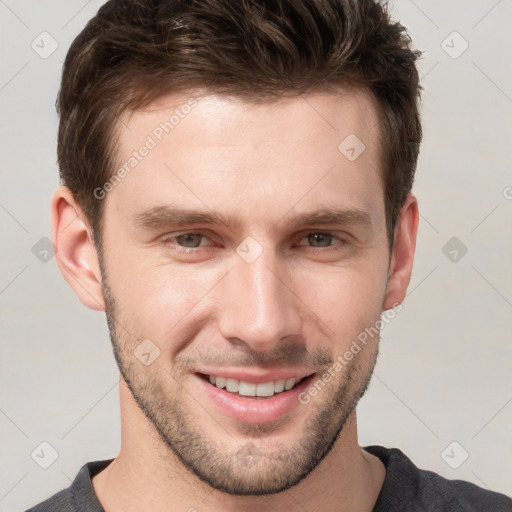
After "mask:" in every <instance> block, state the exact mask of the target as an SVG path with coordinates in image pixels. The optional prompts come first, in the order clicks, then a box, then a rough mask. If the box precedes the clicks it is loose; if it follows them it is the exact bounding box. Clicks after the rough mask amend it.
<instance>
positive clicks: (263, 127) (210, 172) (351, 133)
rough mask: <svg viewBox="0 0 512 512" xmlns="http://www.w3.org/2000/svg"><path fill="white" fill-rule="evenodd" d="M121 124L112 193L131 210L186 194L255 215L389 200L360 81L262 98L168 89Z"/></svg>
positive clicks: (372, 112)
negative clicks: (385, 196)
mask: <svg viewBox="0 0 512 512" xmlns="http://www.w3.org/2000/svg"><path fill="white" fill-rule="evenodd" d="M119 130H120V136H119V143H118V147H117V157H118V162H117V169H116V170H115V172H117V170H118V169H121V168H122V167H124V169H125V171H126V172H124V173H122V174H123V175H124V178H123V179H120V180H116V186H115V187H114V190H112V192H110V193H109V198H108V199H109V202H115V203H116V206H117V208H120V209H121V210H122V211H124V213H125V214H126V215H128V213H129V212H130V213H133V211H134V210H135V209H138V210H143V209H148V208H151V207H154V206H155V205H158V204H165V203H166V202H172V203H173V204H174V205H176V204H177V202H180V201H182V205H183V204H184V203H186V204H187V205H191V204H193V205H194V206H202V207H205V206H208V207H209V208H210V209H212V208H213V207H214V206H217V207H218V208H217V209H218V210H219V211H220V210H223V211H224V212H226V211H227V209H228V207H232V210H233V212H234V211H243V210H245V211H249V209H250V208H252V209H251V210H250V211H251V212H252V215H253V216H254V214H255V213H258V214H261V215H263V214H265V213H266V212H265V211H264V210H262V208H261V207H262V205H266V206H267V207H268V213H269V214H270V213H271V211H272V210H274V211H275V213H276V214H277V213H278V212H277V210H278V209H280V212H279V214H280V215H282V213H283V210H287V209H290V208H292V207H293V208H295V207H296V206H297V207H298V203H299V202H300V203H301V206H304V207H305V208H306V207H308V206H310V207H317V206H338V205H339V204H340V203H343V205H344V206H347V207H353V208H357V209H360V210H368V209H370V210H372V209H373V210H378V209H379V208H380V207H381V206H383V201H382V195H383V191H382V159H381V151H380V144H379V136H378V135H379V124H378V114H377V106H376V103H375V100H374V99H373V97H372V96H371V95H370V94H369V93H367V92H366V91H364V90H361V89H347V90H342V91H340V92H339V93H338V94H333V93H321V92H317V93H312V94H309V95H302V96H297V97H294V98H283V99H279V100H275V101H272V102H259V103H255V102H249V101H244V100H241V99H236V98H232V97H227V96H221V95H214V94H211V95H203V96H194V95H193V94H190V95H187V94H180V95H170V96H167V97H164V98H160V99H159V100H158V101H155V102H154V103H152V104H151V105H150V106H149V107H147V108H145V109H144V110H141V111H136V112H125V113H124V114H123V115H122V117H121V119H120V123H119ZM319 203H323V205H320V204H319ZM370 213H371V212H370Z"/></svg>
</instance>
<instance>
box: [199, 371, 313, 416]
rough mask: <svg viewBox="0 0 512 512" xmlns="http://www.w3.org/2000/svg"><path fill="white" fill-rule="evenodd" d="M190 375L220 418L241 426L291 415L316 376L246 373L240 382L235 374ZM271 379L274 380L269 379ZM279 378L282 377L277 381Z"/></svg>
mask: <svg viewBox="0 0 512 512" xmlns="http://www.w3.org/2000/svg"><path fill="white" fill-rule="evenodd" d="M226 373H227V372H223V375H214V374H210V373H202V372H201V373H199V372H196V373H194V374H193V376H194V377H195V378H194V382H195V383H196V384H197V385H198V386H199V389H198V392H199V394H200V395H203V396H205V397H206V399H207V401H209V402H210V403H211V404H212V406H213V408H214V409H215V410H216V411H217V412H218V413H220V414H221V415H222V416H227V417H229V418H231V419H234V420H236V421H238V422H243V423H260V424H261V423H269V422H273V421H277V420H280V419H283V418H284V417H285V416H287V415H291V414H292V413H293V412H294V411H297V410H298V408H299V407H300V411H305V410H307V409H306V408H305V407H304V405H302V404H301V402H300V400H299V396H300V394H301V393H302V392H304V391H305V390H306V389H307V388H308V386H309V385H310V384H311V383H312V382H313V380H314V378H315V375H317V374H316V373H307V374H304V373H302V374H300V373H299V374H296V375H295V376H291V375H290V372H288V375H286V376H285V375H267V376H265V377H263V376H261V375H260V376H258V377H255V376H253V375H248V374H245V375H243V377H244V378H243V379H236V378H234V375H233V374H231V375H226ZM272 377H274V378H272ZM278 377H281V378H278ZM285 377H286V378H285Z"/></svg>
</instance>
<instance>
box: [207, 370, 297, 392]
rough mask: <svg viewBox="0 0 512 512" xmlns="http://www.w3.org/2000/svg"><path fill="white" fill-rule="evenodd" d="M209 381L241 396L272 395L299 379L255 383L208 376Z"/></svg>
mask: <svg viewBox="0 0 512 512" xmlns="http://www.w3.org/2000/svg"><path fill="white" fill-rule="evenodd" d="M208 378H209V380H210V383H211V384H213V385H214V386H216V387H218V388H219V389H223V388H226V390H227V391H229V392H230V393H238V394H239V395H242V396H261V397H265V396H274V394H276V393H282V392H283V391H285V390H286V391H289V390H290V389H292V388H293V387H294V386H295V384H297V382H298V381H299V380H300V379H296V378H291V379H281V380H275V381H274V380H271V381H269V382H262V383H260V384H255V383H253V382H244V381H241V380H236V379H226V378H224V377H214V376H211V375H210V376H209V377H208Z"/></svg>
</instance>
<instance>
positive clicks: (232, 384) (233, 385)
mask: <svg viewBox="0 0 512 512" xmlns="http://www.w3.org/2000/svg"><path fill="white" fill-rule="evenodd" d="M238 384H239V382H238V381H237V380H236V379H226V389H227V390H228V391H229V392H231V393H238Z"/></svg>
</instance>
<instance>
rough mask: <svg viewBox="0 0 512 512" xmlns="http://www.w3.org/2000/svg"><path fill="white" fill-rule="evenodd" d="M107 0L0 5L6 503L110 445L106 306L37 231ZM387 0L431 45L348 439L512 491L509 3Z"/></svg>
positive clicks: (12, 0)
mask: <svg viewBox="0 0 512 512" xmlns="http://www.w3.org/2000/svg"><path fill="white" fill-rule="evenodd" d="M102 3H103V1H100V0H96V1H95V0H89V1H85V0H73V1H70V0H68V1H66V2H61V1H56V0H52V1H44V0H37V1H36V0H25V1H23V2H22V1H20V0H0V24H1V25H0V37H1V44H0V48H1V50H0V52H1V56H2V59H1V68H0V69H1V75H0V109H1V112H0V116H1V117H0V119H1V153H0V154H1V172H0V228H1V233H2V249H1V258H2V264H1V265H0V333H1V337H2V344H1V357H0V429H1V443H0V454H1V457H0V474H1V478H0V510H2V511H3V510H10V511H11V510H24V509H25V508H27V507H29V506H30V505H34V504H35V503H37V502H39V501H41V500H43V499H45V498H47V497H48V496H50V495H51V494H53V493H54V492H56V491H58V490H60V489H62V488H64V487H67V486H68V485H69V484H70V481H71V479H72V478H74V476H75V475H76V473H77V471H78V470H79V468H80V467H81V466H82V465H83V464H84V463H85V462H87V461H91V460H99V459H105V458H112V457H114V456H116V454H117V453H118V450H119V446H120V421H119V399H118V372H117V367H116V365H115V362H114V359H113V356H112V350H111V346H110V341H109V337H108V331H107V326H106V321H105V316H104V314H102V313H98V312H94V311H90V310H88V309H87V308H85V307H84V306H83V305H82V304H81V303H80V302H79V301H78V299H77V298H76V297H75V295H74V294H73V292H72V291H71V289H70V288H69V287H68V285H67V284H66V283H65V281H64V279H63V278H62V276H61V275H60V272H59V271H58V268H57V266H56V263H55V258H53V257H52V254H51V252H49V251H48V249H49V246H48V241H47V240H46V237H49V236H50V222H49V203H50V197H51V194H52V191H53V190H54V189H55V187H56V186H57V185H58V183H59V181H58V170H57V165H56V135H57V126H58V118H57V114H56V112H55V106H54V103H55V98H56V94H57V91H58V87H59V80H60V74H61V68H62V63H63V60H64V57H65V54H66V52H67V49H68V47H69V45H70V43H71V41H72V40H73V39H74V37H76V36H77V35H78V33H79V32H80V31H81V30H82V28H83V27H84V25H85V23H86V22H87V21H88V20H89V19H90V18H91V17H92V16H93V15H94V14H95V13H96V11H97V9H98V8H99V7H100V5H101V4H102ZM390 5H391V7H392V11H393V13H394V15H395V17H396V18H398V19H399V20H401V22H402V23H403V24H404V25H406V26H407V27H408V29H409V31H410V33H411V35H412V38H413V40H414V42H415V46H416V47H417V48H419V49H420V50H423V51H424V52H425V53H424V56H423V59H422V60H421V62H420V64H419V66H420V72H421V75H422V84H423V86H424V88H425V91H424V93H423V103H422V115H423V126H424V132H425V135H424V142H423V146H422V152H421V157H420V161H419V166H418V170H417V179H416V183H415V186H414V193H415V194H416V196H417V197H418V200H419V205H420V212H421V221H420V229H419V238H418V246H417V253H416V262H415V267H414V271H413V276H412V282H411V285H410V287H409V293H408V296H407V298H406V300H405V302H404V308H403V310H402V311H401V312H400V313H399V314H398V315H397V317H396V318H395V319H394V320H393V321H392V322H391V323H390V324H389V325H387V326H386V327H385V328H384V330H383V332H382V340H381V354H380V357H379V361H378V364H377V367H376V371H375V374H374V377H373V380H372V383H371V386H370V389H369V390H368V392H367V394H366V396H365V397H364V398H363V399H362V401H361V403H360V406H359V408H358V416H359V432H360V444H361V445H363V446H366V445H370V444H380V445H383V446H387V447H398V448H400V449H401V450H403V451H404V452H405V454H406V455H408V456H409V457H410V458H411V459H412V460H413V462H414V463H415V464H416V465H417V466H419V467H421V468H425V469H430V470H432V471H436V472H438V473H440V474H441V475H443V476H445V477H447V478H452V479H463V480H469V481H471V482H474V483H476V484H478V485H480V486H482V487H485V488H490V489H492V490H496V491H500V492H503V493H505V494H508V495H512V478H511V476H512V460H511V455H512V441H511V438H510V437H511V436H510V433H511V424H512V382H511V376H510V375H511V371H510V369H511V364H512V343H511V341H512V340H511V334H510V333H511V328H512V320H511V319H512V315H511V313H512V270H511V268H512V267H511V261H512V236H511V234H512V231H511V227H512V215H511V214H512V171H511V168H512V167H511V150H510V141H511V136H512V99H511V98H512V68H511V66H510V64H509V62H510V60H509V56H510V52H511V49H512V36H511V34H512V32H511V31H510V30H509V25H510V20H511V19H512V2H511V0H499V1H496V0H478V1H477V0H471V1H468V0H464V1H462V0H453V1H450V2H445V1H441V0H435V1H432V0H431V1H426V0H415V1H412V0H397V1H395V2H391V4H390ZM56 45H58V47H57V48H54V47H55V46H56ZM41 443H48V444H49V445H50V446H49V445H48V444H41ZM466 457H467V458H466ZM54 459H55V460H54ZM41 466H48V467H47V468H46V469H44V468H43V467H41Z"/></svg>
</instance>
